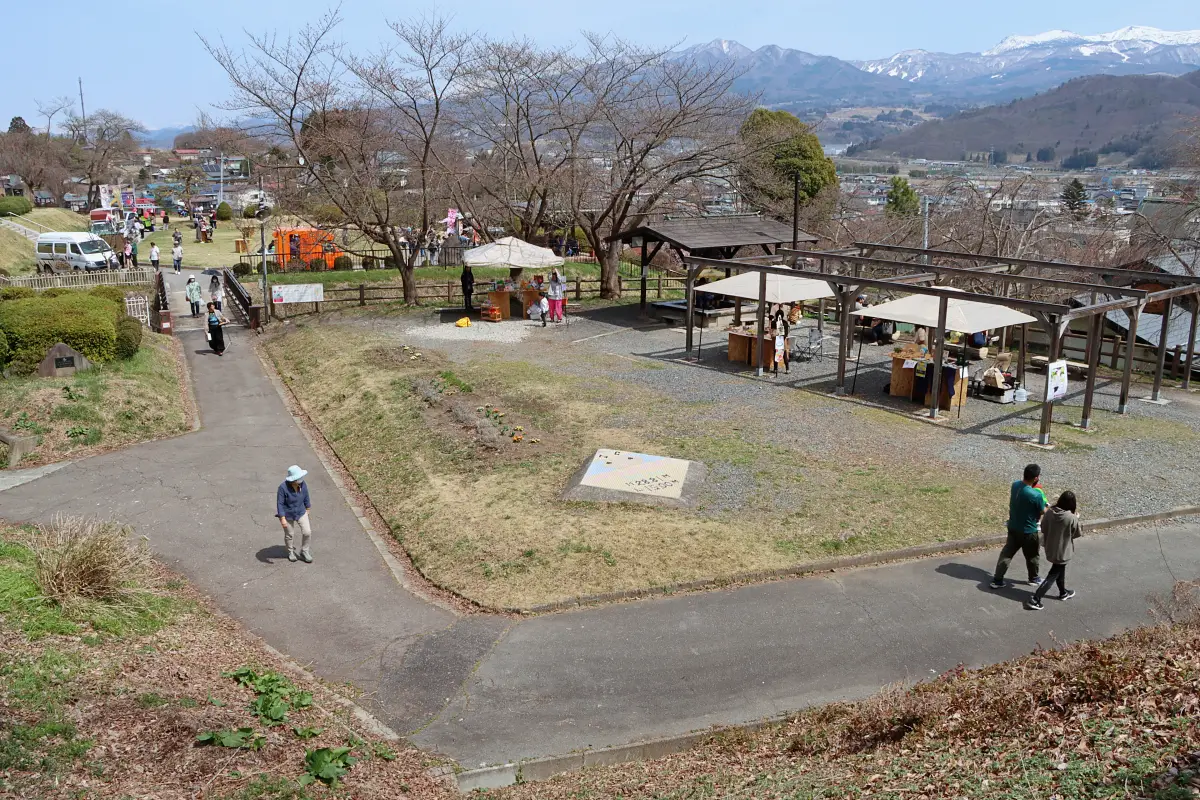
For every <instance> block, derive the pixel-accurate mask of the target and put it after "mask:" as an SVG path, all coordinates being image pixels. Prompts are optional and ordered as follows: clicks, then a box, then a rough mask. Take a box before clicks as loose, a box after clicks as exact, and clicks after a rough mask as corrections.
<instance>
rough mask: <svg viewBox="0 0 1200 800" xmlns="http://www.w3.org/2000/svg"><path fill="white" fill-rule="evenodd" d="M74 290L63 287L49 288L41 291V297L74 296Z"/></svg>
mask: <svg viewBox="0 0 1200 800" xmlns="http://www.w3.org/2000/svg"><path fill="white" fill-rule="evenodd" d="M76 293H77V292H76V291H75V290H74V289H68V288H66V287H64V286H51V287H50V288H49V289H43V290H42V297H44V298H49V297H63V296H64V295H71V294H76Z"/></svg>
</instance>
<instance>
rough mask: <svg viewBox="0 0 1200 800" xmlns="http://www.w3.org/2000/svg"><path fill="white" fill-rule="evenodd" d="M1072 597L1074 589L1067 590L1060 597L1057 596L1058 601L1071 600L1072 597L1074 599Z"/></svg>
mask: <svg viewBox="0 0 1200 800" xmlns="http://www.w3.org/2000/svg"><path fill="white" fill-rule="evenodd" d="M1074 596H1075V590H1074V589H1067V590H1066V591H1065V592H1063V593H1062V594H1060V595H1059V596H1058V599H1059V600H1070V599H1071V598H1072V597H1074Z"/></svg>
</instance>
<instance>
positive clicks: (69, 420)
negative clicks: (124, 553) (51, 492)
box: [0, 331, 190, 468]
mask: <svg viewBox="0 0 1200 800" xmlns="http://www.w3.org/2000/svg"><path fill="white" fill-rule="evenodd" d="M177 347H178V343H177V342H176V341H175V340H174V339H172V338H171V337H170V336H163V335H161V334H157V333H150V332H149V331H147V332H145V333H143V335H142V346H141V349H139V350H138V352H137V354H136V355H135V356H134V357H133V358H131V359H129V360H128V361H114V362H112V363H111V364H103V365H99V366H97V367H94V368H93V369H91V370H88V371H87V372H81V373H79V374H77V375H75V377H73V378H36V377H30V378H8V379H3V380H0V425H3V426H4V427H6V428H9V429H11V430H13V431H14V432H16V433H19V434H25V435H29V436H36V437H37V438H38V447H37V449H36V450H34V451H33V453H32V454H30V455H28V456H26V457H25V458H24V459H22V461H21V463H20V465H19V466H20V467H22V468H24V467H33V466H38V465H41V464H49V463H53V462H55V461H62V460H64V459H67V458H82V457H84V456H89V455H95V454H96V453H100V452H104V451H107V450H114V449H116V448H118V447H125V446H127V445H130V444H134V443H136V442H143V441H149V440H151V439H161V438H163V437H165V436H173V435H175V434H177V433H182V432H183V431H185V430H187V428H188V426H189V424H190V420H189V419H188V415H187V412H186V410H185V403H184V397H183V391H182V386H181V375H180V369H179V362H178V359H177V356H176V350H177ZM5 459H7V455H6V454H0V466H4V465H6V464H7V461H6V460H5Z"/></svg>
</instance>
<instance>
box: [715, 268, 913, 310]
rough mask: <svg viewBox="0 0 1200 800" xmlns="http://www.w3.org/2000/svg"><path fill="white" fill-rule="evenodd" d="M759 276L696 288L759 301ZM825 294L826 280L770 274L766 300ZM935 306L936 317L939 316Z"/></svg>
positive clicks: (796, 300)
mask: <svg viewBox="0 0 1200 800" xmlns="http://www.w3.org/2000/svg"><path fill="white" fill-rule="evenodd" d="M759 288H760V287H759V275H758V273H757V272H743V273H742V274H741V275H734V276H733V277H732V278H724V279H722V280H719V281H716V282H715V283H706V284H704V285H703V286H697V287H696V291H698V292H706V293H708V294H719V295H724V296H726V297H740V298H742V299H745V300H754V301H757V300H758V293H759ZM823 297H833V292H832V291H831V290H830V288H829V284H828V283H826V282H825V281H814V280H812V279H810V278H791V277H788V276H787V275H772V274H768V275H767V294H766V301H767V302H768V303H770V304H775V303H800V302H803V301H805V300H820V299H821V298H823ZM935 306H936V304H935ZM936 312H937V309H936V308H935V309H934V316H935V317H936V315H937V313H936Z"/></svg>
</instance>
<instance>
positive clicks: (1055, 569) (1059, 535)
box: [1025, 492, 1082, 611]
mask: <svg viewBox="0 0 1200 800" xmlns="http://www.w3.org/2000/svg"><path fill="white" fill-rule="evenodd" d="M1077 510H1078V506H1077V503H1076V500H1075V493H1074V492H1063V493H1062V494H1061V495H1059V496H1058V501H1057V502H1056V503H1055V504H1054V505H1052V506H1050V508H1049V510H1047V511H1046V513H1045V515H1044V516H1043V517H1042V540H1043V542H1044V545H1043V546H1044V547H1045V550H1046V560H1047V561H1049V562H1050V571H1049V572H1047V573H1046V580H1044V581H1042V585H1041V586H1039V587H1038V588H1037V591H1036V592H1034V593H1033V597H1032V598H1031V599H1030V600H1029V602H1027V603H1026V604H1025V607H1026V608H1028V609H1029V610H1030V611H1041V610H1042V608H1043V606H1042V598H1043V597H1045V596H1046V592H1048V591H1050V584H1051V583H1054V584H1056V585H1057V586H1058V599H1059V600H1070V599H1071V598H1072V597H1074V596H1075V591H1074V590H1073V589H1068V588H1067V584H1066V578H1067V562H1068V561H1070V560H1071V556H1073V555H1075V540H1076V539H1078V538H1079V536H1080V534H1081V531H1082V529H1081V528H1080V526H1079V515H1078V514H1077V513H1076V511H1077Z"/></svg>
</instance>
